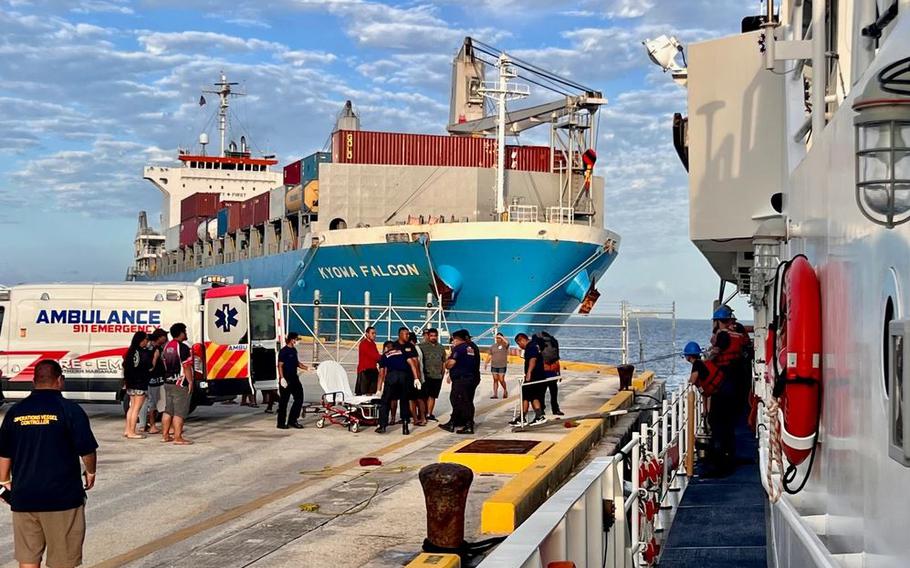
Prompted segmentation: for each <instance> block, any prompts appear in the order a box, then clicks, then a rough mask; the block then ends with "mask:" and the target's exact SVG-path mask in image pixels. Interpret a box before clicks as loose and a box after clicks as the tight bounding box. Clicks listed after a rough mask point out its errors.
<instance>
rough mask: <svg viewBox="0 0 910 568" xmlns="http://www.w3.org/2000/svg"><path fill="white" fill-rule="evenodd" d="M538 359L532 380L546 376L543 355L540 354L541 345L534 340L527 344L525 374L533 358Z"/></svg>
mask: <svg viewBox="0 0 910 568" xmlns="http://www.w3.org/2000/svg"><path fill="white" fill-rule="evenodd" d="M535 359H536V360H537V364H536V365H534V371H533V372H532V373H531V380H532V381H536V380H539V379H543V378H544V370H543V355H541V354H540V347H538V346H537V343H536V342H534V341H530V342H528V344H527V345H526V346H525V375H527V374H528V367H530V366H531V361H532V360H535Z"/></svg>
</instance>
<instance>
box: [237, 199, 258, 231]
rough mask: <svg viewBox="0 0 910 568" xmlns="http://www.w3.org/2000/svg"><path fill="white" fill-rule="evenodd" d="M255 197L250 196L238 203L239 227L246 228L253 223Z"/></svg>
mask: <svg viewBox="0 0 910 568" xmlns="http://www.w3.org/2000/svg"><path fill="white" fill-rule="evenodd" d="M255 200H256V198H255V197H251V198H250V199H247V200H246V201H244V202H242V203H241V204H240V228H241V229H246V228H247V227H249V226H250V225H252V224H253V209H255V206H254V201H255Z"/></svg>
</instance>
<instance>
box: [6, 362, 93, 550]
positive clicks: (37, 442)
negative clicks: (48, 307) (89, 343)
mask: <svg viewBox="0 0 910 568" xmlns="http://www.w3.org/2000/svg"><path fill="white" fill-rule="evenodd" d="M34 373H35V374H34V381H35V387H34V389H33V390H32V392H31V394H29V395H28V397H26V398H25V399H24V400H22V401H21V402H18V403H17V404H15V405H14V406H13V407H12V408H10V409H9V411H8V412H7V413H6V417H5V418H4V420H3V425H2V426H0V485H3V487H4V488H5V489H6V490H8V491H9V492H10V493H9V496H10V499H9V506H10V508H11V509H12V512H13V519H12V520H13V523H12V524H13V546H14V549H15V557H16V560H17V561H18V562H19V566H20V568H38V567H40V566H41V561H42V557H45V556H46V558H45V560H46V563H47V566H49V567H50V568H74V567H75V566H79V565H80V564H82V544H83V542H84V541H85V492H86V491H87V490H89V489H91V488H92V487H94V485H95V467H96V465H97V455H96V453H95V451H96V450H97V449H98V442H96V441H95V436H94V435H93V434H92V429H91V425H90V424H89V420H88V416H86V414H85V411H84V410H82V407H80V406H79V405H78V404H76V403H74V402H70V401H68V400H66V399H65V398H63V393H62V392H61V391H62V390H63V381H64V377H63V371H62V370H61V368H60V364H59V363H57V362H56V361H54V360H51V359H45V360H43V361H40V362H39V363H38V364H37V365H35V371H34ZM80 460H81V462H82V466H84V467H85V474H84V481H83V473H82V467H80ZM51 488H53V489H51Z"/></svg>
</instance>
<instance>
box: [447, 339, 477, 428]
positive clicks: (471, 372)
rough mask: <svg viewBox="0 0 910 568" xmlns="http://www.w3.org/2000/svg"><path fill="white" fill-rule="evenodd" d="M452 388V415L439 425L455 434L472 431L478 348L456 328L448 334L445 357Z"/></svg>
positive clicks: (450, 396) (450, 398)
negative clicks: (449, 345)
mask: <svg viewBox="0 0 910 568" xmlns="http://www.w3.org/2000/svg"><path fill="white" fill-rule="evenodd" d="M446 369H448V371H449V382H450V383H452V392H451V394H450V395H449V400H450V401H451V402H452V416H451V418H450V419H449V421H448V422H446V423H445V424H440V425H439V427H440V428H442V429H443V430H447V431H449V432H455V429H456V428H458V427H459V426H461V429H460V430H458V433H459V434H473V433H474V392H475V391H476V390H477V385H478V384H480V380H479V379H480V350H479V349H478V348H477V345H475V344H474V342H473V341H471V336H470V335H469V334H468V332H467V330H464V329H460V330H458V331H456V332H454V333H453V334H452V353H451V354H450V355H449V358H448V360H447V361H446Z"/></svg>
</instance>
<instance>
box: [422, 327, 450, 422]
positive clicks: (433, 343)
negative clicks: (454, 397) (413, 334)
mask: <svg viewBox="0 0 910 568" xmlns="http://www.w3.org/2000/svg"><path fill="white" fill-rule="evenodd" d="M418 347H419V348H420V352H421V353H423V392H422V393H421V396H423V399H424V400H425V401H426V408H427V416H426V418H427V420H432V421H434V422H437V420H436V416H434V415H433V411H434V410H435V409H436V399H438V398H439V391H440V390H441V389H442V378H443V376H444V375H445V364H446V348H445V347H443V346H442V345H441V344H440V343H439V330H437V329H436V328H434V327H431V328H429V329H428V330H426V331H425V332H424V333H423V341H421V342H420V345H418Z"/></svg>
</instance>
